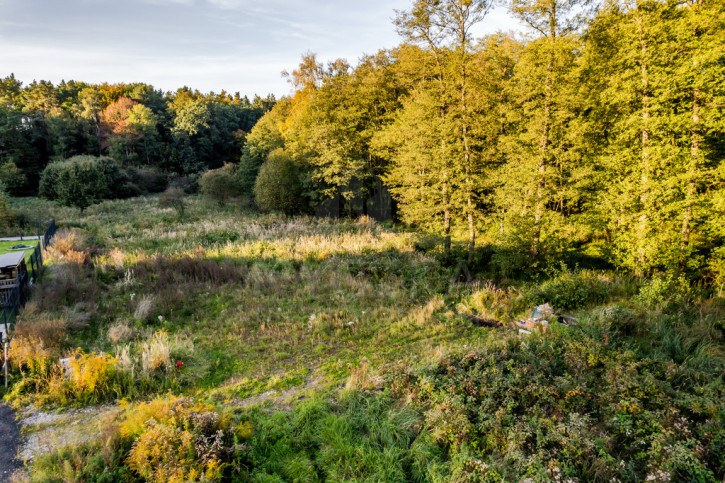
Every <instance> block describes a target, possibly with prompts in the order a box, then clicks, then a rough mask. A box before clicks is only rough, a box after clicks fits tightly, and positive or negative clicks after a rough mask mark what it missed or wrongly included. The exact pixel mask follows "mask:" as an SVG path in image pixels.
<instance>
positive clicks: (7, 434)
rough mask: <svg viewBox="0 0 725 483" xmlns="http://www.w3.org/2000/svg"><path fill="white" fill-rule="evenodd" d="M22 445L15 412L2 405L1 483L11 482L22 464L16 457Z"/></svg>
mask: <svg viewBox="0 0 725 483" xmlns="http://www.w3.org/2000/svg"><path fill="white" fill-rule="evenodd" d="M19 444H20V427H19V425H18V422H17V421H16V420H15V411H13V410H12V409H10V408H9V407H8V406H6V405H4V404H0V482H5V481H9V479H10V475H11V474H12V473H13V472H14V471H15V470H16V469H18V468H20V466H22V464H21V463H20V461H19V460H18V459H16V458H15V457H16V456H17V454H18V445H19Z"/></svg>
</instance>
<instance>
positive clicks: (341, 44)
mask: <svg viewBox="0 0 725 483" xmlns="http://www.w3.org/2000/svg"><path fill="white" fill-rule="evenodd" d="M410 5H411V1H410V0H387V1H385V0H366V1H355V2H347V1H332V0H306V1H304V0H266V1H253V0H0V77H5V76H7V75H9V74H10V73H11V72H13V73H15V76H16V77H17V78H18V79H19V80H21V81H22V82H23V83H24V84H27V83H29V82H31V81H32V80H33V79H38V80H40V79H45V80H51V81H53V82H55V83H57V82H59V81H60V80H61V79H65V80H70V79H74V80H83V81H86V82H92V83H98V82H103V81H108V82H112V83H113V82H136V81H139V82H147V83H150V84H153V85H154V87H156V88H160V89H163V90H175V89H177V88H178V87H181V86H183V85H188V86H189V87H192V88H195V89H199V90H201V91H203V92H208V91H215V92H219V91H221V90H222V89H225V90H226V91H228V92H232V93H233V92H236V91H239V92H241V93H242V94H243V95H244V94H246V95H249V96H250V97H251V96H252V95H253V94H255V93H257V94H260V95H263V96H264V95H266V94H267V93H273V94H275V95H277V96H280V95H283V94H287V93H289V91H290V88H289V86H288V84H287V83H286V81H285V80H284V79H282V78H281V76H280V72H281V71H282V70H285V69H287V70H291V69H293V68H294V67H295V66H296V65H297V64H298V63H299V59H300V56H301V54H302V53H304V52H307V51H308V50H309V51H312V52H315V53H317V54H318V57H319V58H320V59H321V60H331V59H336V58H339V57H344V58H347V59H348V60H349V61H350V63H352V64H356V62H357V59H358V58H359V57H360V56H361V55H362V54H363V53H374V52H376V51H377V50H378V49H381V48H389V47H393V46H395V45H397V44H398V43H399V42H400V39H399V38H398V36H397V35H396V33H395V29H394V27H393V25H392V22H391V19H392V17H393V16H394V9H406V8H408V7H409V6H410ZM520 29H521V27H520V26H519V24H518V23H517V22H515V21H512V20H511V18H510V17H509V16H508V14H507V13H506V12H505V10H503V9H501V8H499V9H496V10H494V11H493V12H491V13H490V14H489V16H488V17H487V19H486V20H485V21H484V24H483V25H482V26H481V28H480V29H479V33H484V32H494V31H496V30H520Z"/></svg>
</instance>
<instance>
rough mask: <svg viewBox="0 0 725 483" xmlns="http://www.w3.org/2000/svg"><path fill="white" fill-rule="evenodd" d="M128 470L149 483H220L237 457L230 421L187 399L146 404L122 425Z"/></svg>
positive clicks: (129, 416) (134, 410)
mask: <svg viewBox="0 0 725 483" xmlns="http://www.w3.org/2000/svg"><path fill="white" fill-rule="evenodd" d="M120 431H121V434H122V435H125V436H131V437H135V438H136V441H135V442H134V443H133V447H132V449H131V452H130V454H129V457H128V460H127V461H128V465H129V466H130V467H131V468H132V469H133V470H134V471H136V472H137V473H138V474H139V475H141V476H142V477H143V478H145V479H146V480H149V481H197V480H199V479H201V480H203V481H209V480H212V481H213V480H217V479H219V478H220V477H221V476H222V472H223V471H224V469H225V467H226V466H227V465H228V461H229V460H230V457H231V455H232V453H233V441H234V438H233V433H232V430H231V428H230V424H229V420H228V419H226V418H224V417H223V416H220V415H219V414H218V413H216V412H215V411H213V407H212V406H210V405H207V404H196V403H194V402H193V401H192V400H191V399H188V398H179V399H175V398H172V399H171V400H170V401H166V400H160V399H157V400H154V401H151V402H150V403H141V404H140V405H139V406H138V407H136V408H134V409H133V411H130V412H129V415H128V419H126V421H124V422H122V423H121V427H120Z"/></svg>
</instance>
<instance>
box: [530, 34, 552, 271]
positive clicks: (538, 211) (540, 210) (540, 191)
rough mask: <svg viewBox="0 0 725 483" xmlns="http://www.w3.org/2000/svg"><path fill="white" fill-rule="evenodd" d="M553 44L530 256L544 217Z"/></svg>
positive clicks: (534, 252) (536, 250)
mask: <svg viewBox="0 0 725 483" xmlns="http://www.w3.org/2000/svg"><path fill="white" fill-rule="evenodd" d="M554 42H555V37H552V38H551V40H550V43H551V44H550V45H549V49H550V51H549V60H548V62H547V65H546V90H545V93H544V126H543V129H542V133H541V139H540V140H539V166H538V174H537V182H536V208H535V209H534V233H533V235H534V236H533V241H532V244H531V256H532V258H536V257H538V256H539V245H540V243H541V220H542V218H543V215H544V199H545V196H544V190H545V188H546V165H547V160H548V155H549V130H550V128H551V127H550V126H551V90H552V85H553V82H554V79H553V75H554V72H553V71H554V51H553V48H554V45H553V44H554Z"/></svg>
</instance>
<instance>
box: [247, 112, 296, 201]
mask: <svg viewBox="0 0 725 483" xmlns="http://www.w3.org/2000/svg"><path fill="white" fill-rule="evenodd" d="M286 107H287V102H284V101H283V102H280V103H279V104H278V105H277V106H275V107H274V108H273V109H272V110H271V111H270V112H268V113H266V114H265V115H264V116H262V118H261V119H260V120H259V122H258V123H257V124H255V125H254V128H253V129H252V132H251V133H249V136H247V139H246V143H245V144H244V149H243V151H242V157H241V160H240V162H239V168H238V170H237V177H238V179H239V187H240V189H241V191H242V193H244V194H246V195H248V196H250V197H251V196H253V195H254V183H255V181H256V179H257V174H258V173H259V169H260V168H261V167H262V165H263V164H264V162H265V161H266V160H267V157H268V156H269V153H271V152H272V151H274V150H276V149H279V148H283V147H284V140H283V139H282V134H281V132H280V126H279V124H280V122H281V115H282V113H283V112H284V109H285V108H286Z"/></svg>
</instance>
